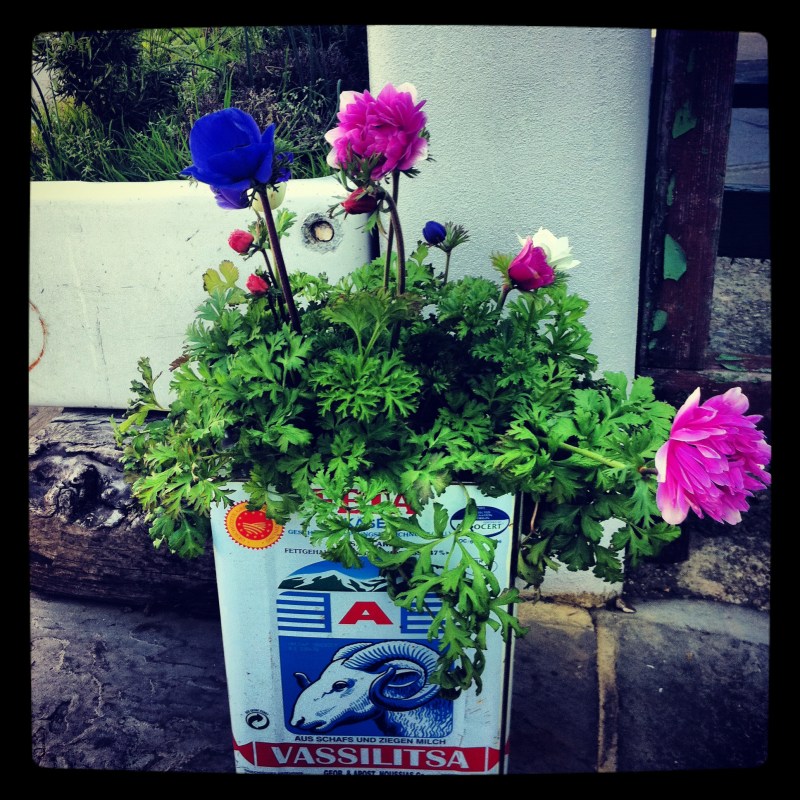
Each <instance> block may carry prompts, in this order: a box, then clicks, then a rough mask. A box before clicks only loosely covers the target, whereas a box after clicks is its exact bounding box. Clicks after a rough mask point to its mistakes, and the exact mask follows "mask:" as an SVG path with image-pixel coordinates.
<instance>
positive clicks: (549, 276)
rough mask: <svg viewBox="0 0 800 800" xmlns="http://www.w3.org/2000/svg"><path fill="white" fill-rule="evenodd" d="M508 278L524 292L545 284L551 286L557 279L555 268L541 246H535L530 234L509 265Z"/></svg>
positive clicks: (539, 287)
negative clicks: (548, 260) (549, 262)
mask: <svg viewBox="0 0 800 800" xmlns="http://www.w3.org/2000/svg"><path fill="white" fill-rule="evenodd" d="M508 278H509V280H510V281H511V283H512V284H513V285H514V286H516V287H517V289H520V290H521V291H523V292H533V291H535V290H536V289H541V288H542V287H543V286H549V285H550V284H551V283H552V282H553V281H554V280H555V279H556V274H555V272H554V271H553V268H552V267H551V266H550V265H549V264H548V263H547V257H546V256H545V252H544V250H543V249H542V248H541V247H535V246H534V244H533V240H532V239H531V237H530V236H529V237H528V238H527V239H526V240H525V244H524V245H523V247H522V250H520V251H519V253H517V255H516V256H514V260H513V261H512V262H511V263H510V264H509V266H508Z"/></svg>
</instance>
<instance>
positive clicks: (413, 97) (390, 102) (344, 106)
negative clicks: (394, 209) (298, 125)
mask: <svg viewBox="0 0 800 800" xmlns="http://www.w3.org/2000/svg"><path fill="white" fill-rule="evenodd" d="M423 105H425V101H424V100H422V101H421V102H417V90H416V89H415V88H414V87H413V86H412V85H411V84H410V83H404V84H402V85H401V86H397V87H395V86H393V85H392V84H391V83H388V84H386V86H384V87H383V89H381V91H380V93H379V94H378V96H377V97H373V96H372V95H371V94H370V93H369V92H351V91H348V92H342V94H341V97H340V102H339V113H338V119H339V125H338V126H337V127H336V128H333V129H331V130H329V131H328V132H327V133H326V134H325V140H326V141H327V142H328V144H330V145H331V151H330V153H329V154H328V159H327V160H328V164H330V166H332V167H334V168H338V167H344V168H346V167H348V166H350V165H351V163H352V162H356V163H357V162H358V161H359V160H363V161H368V160H369V159H371V158H373V157H376V163H375V166H374V167H373V169H372V171H371V173H370V178H371V179H372V180H379V179H380V178H382V177H383V176H384V175H388V174H389V173H390V172H393V171H394V170H400V171H401V172H403V171H405V170H409V169H411V168H412V167H413V166H414V164H416V163H417V161H419V160H420V159H423V158H425V157H426V156H427V154H428V140H427V139H426V138H425V137H424V136H423V135H422V132H423V130H424V128H425V123H426V121H427V117H426V116H425V114H424V113H423V112H422V111H421V109H422V106H423Z"/></svg>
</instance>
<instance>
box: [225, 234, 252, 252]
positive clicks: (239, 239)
mask: <svg viewBox="0 0 800 800" xmlns="http://www.w3.org/2000/svg"><path fill="white" fill-rule="evenodd" d="M228 244H229V245H230V246H231V247H232V248H233V249H234V250H235V251H236V252H237V253H239V254H240V255H245V254H246V253H247V251H248V250H249V249H250V245H251V244H253V234H252V233H248V232H247V231H240V230H238V229H237V230H235V231H234V232H233V233H232V234H231V235H230V236H229V237H228Z"/></svg>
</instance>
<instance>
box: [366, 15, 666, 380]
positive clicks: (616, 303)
mask: <svg viewBox="0 0 800 800" xmlns="http://www.w3.org/2000/svg"><path fill="white" fill-rule="evenodd" d="M368 37H369V67H370V83H371V87H370V88H371V89H372V90H374V91H378V90H380V88H381V87H382V86H383V85H384V84H385V83H393V84H395V85H397V84H401V83H406V82H408V83H412V84H414V85H415V86H416V87H417V91H418V93H419V96H420V98H424V99H426V100H427V103H426V105H425V107H424V110H425V112H426V114H427V115H428V129H429V130H430V133H431V142H430V151H429V153H430V155H431V156H432V157H433V158H434V159H435V162H433V163H431V162H425V163H422V164H421V165H420V166H421V174H420V175H419V176H418V177H417V178H415V179H413V180H408V179H405V178H404V179H402V181H401V186H400V203H399V205H400V212H401V218H402V224H403V229H404V232H405V238H406V240H407V241H406V247H407V249H408V248H409V247H411V246H413V244H414V243H415V242H416V240H417V239H418V238H421V236H422V233H421V231H422V226H423V225H424V224H425V222H427V221H428V220H431V219H433V220H437V221H439V222H442V223H444V222H446V221H448V220H451V221H453V222H456V223H459V224H462V225H464V226H465V227H466V228H467V229H468V231H469V232H470V241H469V242H467V243H466V244H464V245H462V246H461V247H460V248H458V249H457V250H456V251H454V253H453V262H452V265H451V274H452V275H453V276H454V277H458V276H460V275H464V274H472V275H481V276H484V277H488V278H497V277H499V276H497V273H496V272H495V271H494V270H493V269H492V267H491V266H490V264H489V260H488V256H489V254H490V253H492V252H495V251H500V252H514V253H516V252H517V251H518V249H519V243H518V240H517V235H520V236H524V235H527V234H529V233H535V232H536V231H537V230H538V229H539V227H545V228H549V229H550V230H551V231H552V232H553V233H554V234H556V235H557V236H568V237H569V241H570V244H571V245H572V249H573V254H574V255H575V257H576V258H578V259H579V260H580V261H581V265H580V266H579V267H577V268H576V269H575V270H573V271H572V272H571V273H570V274H571V279H570V286H571V288H572V289H573V291H575V292H577V293H579V294H581V295H582V296H583V297H585V298H586V299H588V300H589V301H590V303H591V305H590V310H589V312H588V314H587V323H588V326H589V328H590V330H591V331H592V334H593V337H594V343H593V345H594V346H593V351H594V352H595V353H596V354H597V355H598V357H599V359H600V368H601V370H614V371H623V372H625V373H627V374H628V375H629V377H632V376H633V368H634V356H635V343H636V324H637V308H638V299H637V298H638V285H639V262H640V243H641V233H642V230H641V228H642V203H643V184H644V170H645V151H646V140H647V128H648V104H649V92H650V31H649V30H645V29H641V30H639V29H625V30H615V29H605V28H568V27H565V28H561V27H554V28H549V27H542V28H540V27H504V26H496V27H495V26H450V25H447V26H394V25H391V26H371V27H369V29H368ZM437 255H441V254H438V253H434V254H433V256H434V257H436V256H437ZM442 257H443V256H442Z"/></svg>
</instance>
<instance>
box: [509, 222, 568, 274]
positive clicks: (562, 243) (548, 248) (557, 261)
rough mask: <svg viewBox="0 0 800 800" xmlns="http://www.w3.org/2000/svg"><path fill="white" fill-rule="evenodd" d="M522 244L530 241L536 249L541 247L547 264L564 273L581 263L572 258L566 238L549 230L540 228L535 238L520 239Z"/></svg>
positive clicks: (534, 235)
mask: <svg viewBox="0 0 800 800" xmlns="http://www.w3.org/2000/svg"><path fill="white" fill-rule="evenodd" d="M518 238H519V240H520V243H521V244H523V245H524V244H525V242H526V241H527V240H528V239H530V240H531V241H532V242H533V246H534V247H541V248H542V250H544V254H545V256H546V257H547V263H548V264H549V265H550V266H551V267H552V268H553V269H555V270H559V271H563V270H566V269H572V268H573V267H577V266H578V264H580V263H581V262H580V261H578V260H577V259H574V258H573V257H572V248H571V247H570V246H569V241H568V239H567V237H566V236H562V237H560V238H559V237H557V236H554V235H553V234H552V233H551V232H550V231H549V230H547V228H539V230H538V231H536V233H534V234H533V236H527V237H525V238H524V239H523V238H522V237H518Z"/></svg>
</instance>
